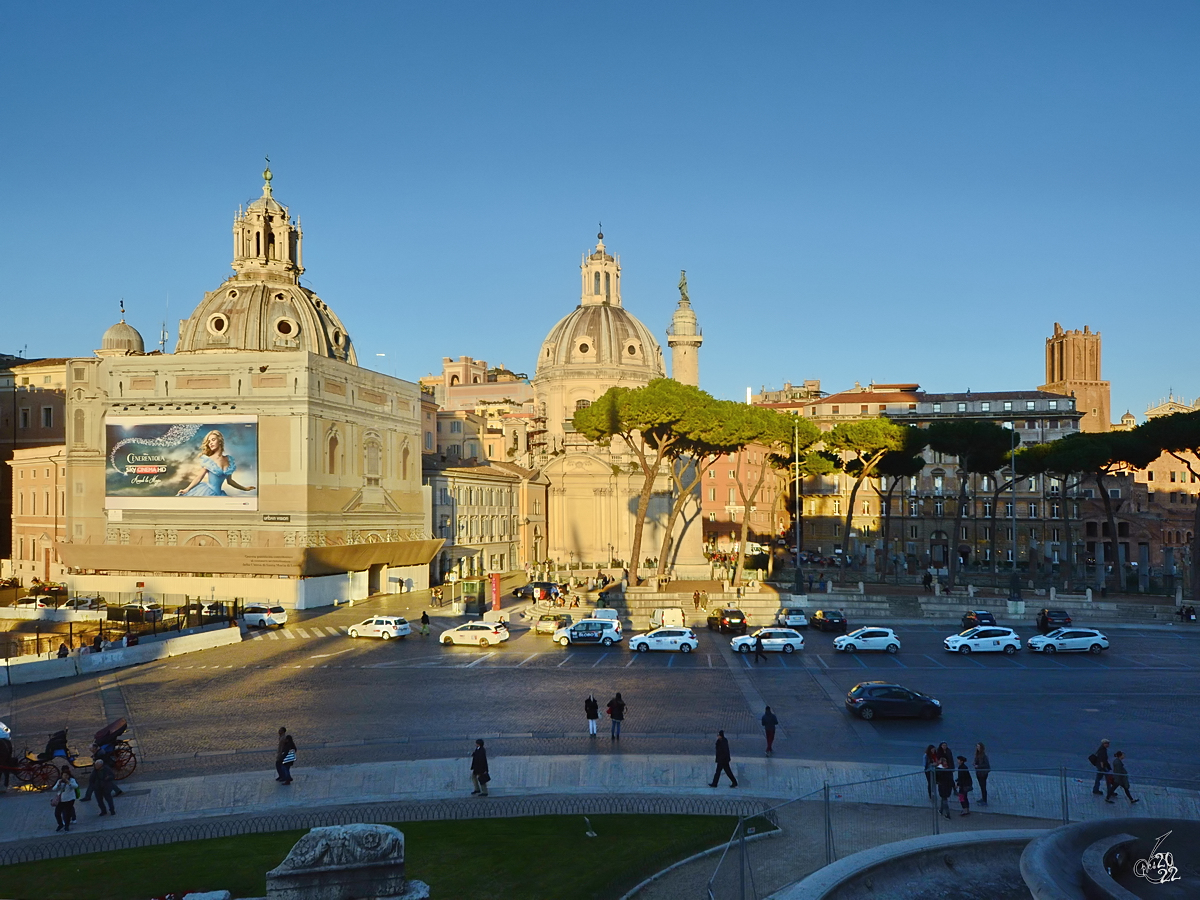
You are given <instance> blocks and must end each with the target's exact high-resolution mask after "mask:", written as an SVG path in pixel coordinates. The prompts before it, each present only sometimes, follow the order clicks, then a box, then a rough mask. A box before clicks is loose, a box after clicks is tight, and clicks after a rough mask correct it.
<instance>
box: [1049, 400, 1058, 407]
mask: <svg viewBox="0 0 1200 900" xmlns="http://www.w3.org/2000/svg"><path fill="white" fill-rule="evenodd" d="M1050 408H1051V409H1058V401H1057V400H1051V401H1050Z"/></svg>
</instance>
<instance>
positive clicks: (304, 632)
mask: <svg viewBox="0 0 1200 900" xmlns="http://www.w3.org/2000/svg"><path fill="white" fill-rule="evenodd" d="M296 631H297V632H298V633H299V635H300V637H302V638H306V637H309V636H310V635H309V633H308V632H307V631H305V630H304V629H303V628H297V629H296Z"/></svg>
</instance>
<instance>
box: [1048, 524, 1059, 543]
mask: <svg viewBox="0 0 1200 900" xmlns="http://www.w3.org/2000/svg"><path fill="white" fill-rule="evenodd" d="M1050 540H1052V541H1054V543H1056V544H1057V543H1058V541H1059V536H1058V529H1057V528H1051V529H1050Z"/></svg>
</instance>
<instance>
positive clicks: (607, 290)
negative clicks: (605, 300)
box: [604, 272, 612, 297]
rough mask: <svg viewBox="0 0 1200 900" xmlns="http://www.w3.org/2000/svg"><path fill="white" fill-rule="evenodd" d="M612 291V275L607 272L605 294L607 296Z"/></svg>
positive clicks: (605, 274)
mask: <svg viewBox="0 0 1200 900" xmlns="http://www.w3.org/2000/svg"><path fill="white" fill-rule="evenodd" d="M611 293H612V276H611V275H609V274H608V273H607V272H605V273H604V296H605V297H607V296H609V294H611Z"/></svg>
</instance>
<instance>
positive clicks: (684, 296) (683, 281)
mask: <svg viewBox="0 0 1200 900" xmlns="http://www.w3.org/2000/svg"><path fill="white" fill-rule="evenodd" d="M679 301H680V302H681V303H691V302H692V298H691V297H689V296H688V289H687V270H686V269H680V270H679Z"/></svg>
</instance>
